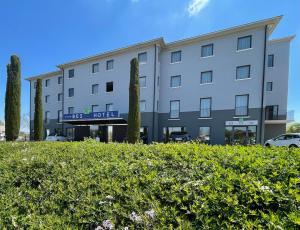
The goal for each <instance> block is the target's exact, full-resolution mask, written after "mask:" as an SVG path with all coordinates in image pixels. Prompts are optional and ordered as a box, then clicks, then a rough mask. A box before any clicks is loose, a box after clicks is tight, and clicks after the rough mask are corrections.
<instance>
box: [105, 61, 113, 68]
mask: <svg viewBox="0 0 300 230" xmlns="http://www.w3.org/2000/svg"><path fill="white" fill-rule="evenodd" d="M113 68H114V60H108V61H106V70H112V69H113Z"/></svg>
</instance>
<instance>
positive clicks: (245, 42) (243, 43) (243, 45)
mask: <svg viewBox="0 0 300 230" xmlns="http://www.w3.org/2000/svg"><path fill="white" fill-rule="evenodd" d="M250 48H252V36H251V35H249V36H245V37H240V38H238V45H237V50H245V49H250Z"/></svg>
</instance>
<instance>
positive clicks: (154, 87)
mask: <svg viewBox="0 0 300 230" xmlns="http://www.w3.org/2000/svg"><path fill="white" fill-rule="evenodd" d="M156 55H157V54H156V44H155V45H154V80H153V108H152V109H153V110H152V142H153V141H154V136H155V135H154V129H155V124H154V122H155V94H156Z"/></svg>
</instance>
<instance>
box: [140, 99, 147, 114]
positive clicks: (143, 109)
mask: <svg viewBox="0 0 300 230" xmlns="http://www.w3.org/2000/svg"><path fill="white" fill-rule="evenodd" d="M140 111H141V112H145V111H146V101H145V100H142V101H140Z"/></svg>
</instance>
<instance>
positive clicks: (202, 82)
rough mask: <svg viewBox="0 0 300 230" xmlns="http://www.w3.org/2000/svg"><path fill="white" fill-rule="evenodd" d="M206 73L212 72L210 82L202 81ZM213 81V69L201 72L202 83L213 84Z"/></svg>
mask: <svg viewBox="0 0 300 230" xmlns="http://www.w3.org/2000/svg"><path fill="white" fill-rule="evenodd" d="M205 73H211V81H210V82H202V74H205ZM212 82H213V71H212V70H208V71H203V72H201V73H200V85H205V84H212Z"/></svg>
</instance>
